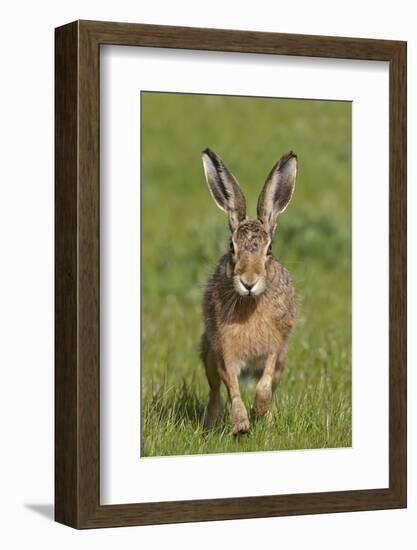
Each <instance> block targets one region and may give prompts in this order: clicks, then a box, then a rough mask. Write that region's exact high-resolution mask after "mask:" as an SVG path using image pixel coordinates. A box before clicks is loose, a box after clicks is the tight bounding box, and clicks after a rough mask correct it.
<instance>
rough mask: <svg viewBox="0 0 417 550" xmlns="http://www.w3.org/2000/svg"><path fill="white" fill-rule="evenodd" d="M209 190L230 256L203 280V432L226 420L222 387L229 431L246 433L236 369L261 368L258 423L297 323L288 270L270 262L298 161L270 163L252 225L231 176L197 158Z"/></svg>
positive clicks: (214, 160)
mask: <svg viewBox="0 0 417 550" xmlns="http://www.w3.org/2000/svg"><path fill="white" fill-rule="evenodd" d="M202 160H203V167H204V173H205V177H206V180H207V184H208V188H209V191H210V193H211V195H212V197H213V199H214V201H215V203H216V204H217V206H218V207H219V208H220V209H221V210H224V211H225V212H226V213H227V216H228V221H229V227H230V231H231V233H232V235H231V240H230V250H229V251H228V252H227V254H225V255H224V256H223V257H222V258H221V259H220V261H219V263H218V265H217V267H216V269H215V271H214V273H213V274H212V276H211V277H210V278H209V280H208V283H207V287H206V290H205V294H204V300H203V315H204V325H205V330H204V334H203V336H202V338H201V358H202V361H203V363H204V367H205V371H206V375H207V380H208V383H209V386H210V397H209V401H208V405H207V410H206V416H205V426H206V428H211V427H214V426H216V425H218V424H219V423H220V422H221V420H222V418H223V414H224V405H223V400H222V397H221V394H220V385H221V382H223V383H224V384H225V386H226V388H227V392H228V396H229V400H230V403H231V415H232V426H233V428H232V431H233V434H235V435H237V434H240V433H244V432H247V431H248V430H249V417H248V413H247V410H246V408H245V405H244V404H243V401H242V398H241V395H240V389H239V374H240V372H241V370H242V369H245V368H251V365H254V364H256V363H259V361H262V363H264V367H263V370H262V375H261V377H260V379H259V381H258V383H257V386H256V394H255V401H254V407H253V410H254V413H255V415H257V416H264V415H266V414H267V413H268V411H269V410H270V408H271V406H272V402H273V395H274V391H275V389H276V387H277V385H278V383H279V381H280V378H281V375H282V372H283V369H284V366H285V361H286V356H287V349H288V337H289V336H290V333H291V331H292V329H293V327H294V324H295V316H296V312H295V295H294V289H293V285H292V282H291V278H290V276H289V273H288V271H287V270H286V269H285V268H284V267H283V266H282V265H281V264H280V263H279V262H278V261H277V259H276V258H275V257H274V256H273V255H272V246H271V241H272V236H273V233H274V230H275V227H276V221H277V218H278V216H279V215H280V214H281V213H282V212H283V211H284V210H285V209H286V207H287V206H288V203H289V202H290V199H291V197H292V194H293V191H294V186H295V178H296V172H297V156H296V155H295V153H293V152H292V151H290V152H289V153H287V154H286V155H284V156H283V157H281V159H280V160H279V161H278V162H277V163H276V164H275V166H274V167H273V168H272V170H271V172H270V174H269V175H268V177H267V179H266V182H265V184H264V186H263V189H262V191H261V194H260V196H259V199H258V206H257V218H256V219H248V218H247V217H246V201H245V197H244V195H243V193H242V190H241V189H240V186H239V184H238V182H237V180H236V178H235V177H234V176H233V174H232V173H231V172H230V171H229V170H228V169H227V168H226V166H225V164H224V163H223V161H222V160H221V158H220V157H219V156H218V155H217V154H216V153H214V152H213V151H211V150H210V149H205V150H204V151H203V153H202Z"/></svg>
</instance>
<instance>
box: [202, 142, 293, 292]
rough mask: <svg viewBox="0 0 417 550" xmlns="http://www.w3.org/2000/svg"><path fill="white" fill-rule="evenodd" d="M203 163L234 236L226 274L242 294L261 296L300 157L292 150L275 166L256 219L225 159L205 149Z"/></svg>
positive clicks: (215, 197) (214, 197)
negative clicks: (249, 215) (248, 212)
mask: <svg viewBox="0 0 417 550" xmlns="http://www.w3.org/2000/svg"><path fill="white" fill-rule="evenodd" d="M203 166H204V173H205V176H206V180H207V184H208V187H209V190H210V193H211V195H212V197H213V199H214V201H215V203H216V204H217V206H218V207H219V208H220V209H221V210H224V211H225V212H226V213H227V215H228V218H229V227H230V231H231V232H232V237H231V240H230V253H229V260H228V264H227V275H228V277H230V278H231V279H232V280H233V286H234V289H235V290H236V292H238V293H239V294H240V295H242V296H259V295H260V294H262V292H263V291H264V290H265V288H266V286H267V282H268V275H269V274H270V273H271V267H272V256H271V255H272V252H271V251H272V246H271V242H272V235H273V233H274V231H275V227H276V222H277V218H278V216H279V215H280V214H281V213H282V212H283V211H284V210H285V209H286V207H287V206H288V203H289V202H290V199H291V196H292V194H293V191H294V185H295V177H296V172H297V157H296V155H295V154H294V153H293V152H292V151H290V152H289V153H287V154H286V155H284V156H283V157H281V159H280V160H279V161H278V162H277V163H276V164H275V166H274V167H273V168H272V170H271V172H270V173H269V175H268V177H267V179H266V182H265V184H264V186H263V189H262V191H261V194H260V196H259V199H258V206H257V218H256V219H248V218H247V217H246V200H245V196H244V194H243V193H242V190H241V189H240V186H239V184H238V182H237V180H236V178H235V177H234V176H233V174H232V173H231V172H230V171H229V170H228V169H227V168H226V166H225V164H224V163H223V161H222V159H221V158H220V157H219V156H218V155H216V153H214V152H213V151H211V150H210V149H206V150H205V151H203Z"/></svg>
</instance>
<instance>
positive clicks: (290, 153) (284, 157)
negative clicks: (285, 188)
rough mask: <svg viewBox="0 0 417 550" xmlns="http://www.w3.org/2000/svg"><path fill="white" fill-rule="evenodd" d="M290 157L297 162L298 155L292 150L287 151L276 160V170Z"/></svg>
mask: <svg viewBox="0 0 417 550" xmlns="http://www.w3.org/2000/svg"><path fill="white" fill-rule="evenodd" d="M291 159H294V160H295V161H296V162H297V159H298V157H297V155H296V153H294V151H288V153H287V154H286V155H282V157H281V158H280V159H279V162H278V167H277V168H278V170H279V169H280V168H282V167H283V166H284V165H285V164H287V162H288V161H289V160H291Z"/></svg>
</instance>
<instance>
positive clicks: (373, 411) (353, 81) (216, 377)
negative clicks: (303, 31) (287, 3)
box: [55, 21, 406, 528]
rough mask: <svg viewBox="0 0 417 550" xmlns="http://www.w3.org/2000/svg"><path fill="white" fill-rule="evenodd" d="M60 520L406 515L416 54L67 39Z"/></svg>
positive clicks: (81, 29) (60, 111)
mask: <svg viewBox="0 0 417 550" xmlns="http://www.w3.org/2000/svg"><path fill="white" fill-rule="evenodd" d="M55 39H56V44H55V46H56V51H55V54H56V102H55V109H56V166H55V169H56V170H55V173H56V337H55V345H56V370H55V381H56V382H55V404H56V409H55V413H56V414H55V426H56V431H55V436H56V441H55V449H56V461H55V465H56V466H55V468H56V469H55V480H56V496H55V517H56V521H59V522H61V523H64V524H66V525H69V526H72V527H75V528H99V527H115V526H125V525H126V526H127V525H144V524H157V523H175V522H191V521H208V520H221V519H235V518H255V517H267V516H284V515H295V514H317V513H328V512H343V511H360V510H379V509H387V508H404V507H405V506H406V43H405V42H399V41H385V40H371V39H358V38H336V37H326V36H307V35H291V34H275V33H259V32H250V31H230V30H218V29H199V28H186V27H168V26H155V25H141V24H124V23H110V22H93V21H76V22H73V23H70V24H68V25H65V26H63V27H59V28H57V29H56V35H55Z"/></svg>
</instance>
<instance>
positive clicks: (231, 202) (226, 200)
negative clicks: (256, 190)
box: [202, 149, 246, 231]
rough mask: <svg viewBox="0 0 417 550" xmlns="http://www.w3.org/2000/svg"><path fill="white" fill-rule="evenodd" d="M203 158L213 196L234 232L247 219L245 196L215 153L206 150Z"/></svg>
mask: <svg viewBox="0 0 417 550" xmlns="http://www.w3.org/2000/svg"><path fill="white" fill-rule="evenodd" d="M202 158H203V167H204V173H205V176H206V180H207V184H208V188H209V190H210V193H211V196H212V197H213V199H214V201H215V203H216V204H217V206H218V207H219V208H221V209H222V210H224V211H225V212H226V213H227V215H228V217H229V226H230V229H231V231H234V230H235V229H236V227H237V226H238V225H239V222H241V221H242V220H244V219H245V217H246V201H245V196H244V195H243V193H242V190H241V189H240V187H239V184H238V182H237V180H236V178H235V177H234V175H233V174H232V173H231V172H230V171H229V170H228V169H227V168H226V166H225V164H224V162H223V161H222V159H221V158H220V157H219V156H218V155H216V153H214V151H211V150H210V149H205V150H204V151H203V153H202Z"/></svg>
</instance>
